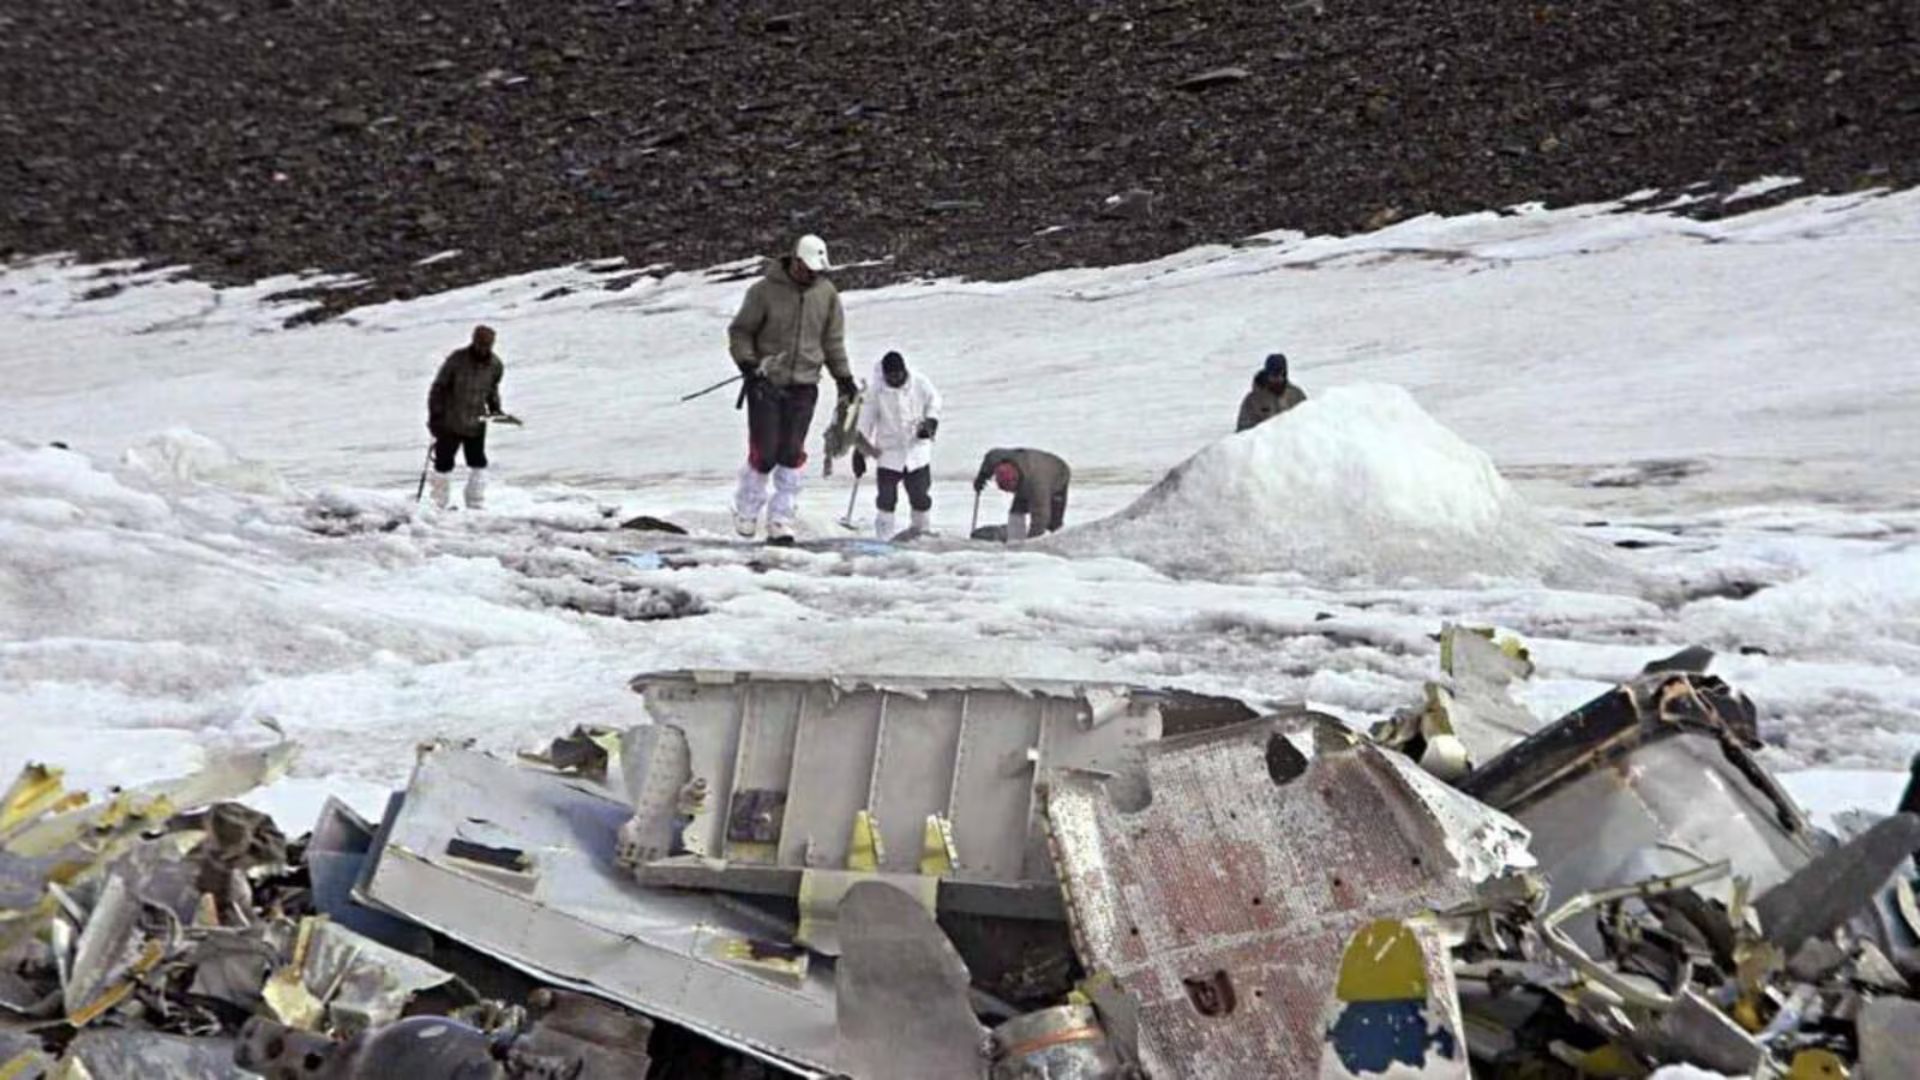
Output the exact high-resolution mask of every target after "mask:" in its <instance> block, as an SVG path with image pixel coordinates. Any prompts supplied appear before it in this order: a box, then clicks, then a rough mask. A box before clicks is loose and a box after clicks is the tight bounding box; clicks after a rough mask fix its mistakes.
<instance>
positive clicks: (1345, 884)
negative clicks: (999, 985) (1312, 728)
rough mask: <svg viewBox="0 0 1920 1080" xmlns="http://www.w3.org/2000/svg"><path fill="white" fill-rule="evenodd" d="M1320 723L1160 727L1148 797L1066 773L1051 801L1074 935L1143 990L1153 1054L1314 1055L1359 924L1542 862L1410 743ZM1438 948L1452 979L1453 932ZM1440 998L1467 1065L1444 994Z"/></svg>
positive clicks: (1143, 1030)
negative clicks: (1313, 737) (1432, 769)
mask: <svg viewBox="0 0 1920 1080" xmlns="http://www.w3.org/2000/svg"><path fill="white" fill-rule="evenodd" d="M1322 734H1323V737H1322V738H1321V739H1319V740H1318V741H1319V742H1320V743H1322V744H1323V745H1322V746H1321V747H1320V748H1318V749H1314V750H1313V751H1312V756H1311V758H1306V751H1305V750H1303V748H1302V746H1301V745H1298V744H1296V743H1294V742H1293V741H1291V740H1289V739H1288V738H1287V737H1286V736H1285V735H1284V734H1282V733H1281V731H1280V730H1279V728H1278V726H1277V725H1275V724H1273V723H1270V722H1257V723H1253V724H1246V725H1240V726H1237V727H1233V728H1228V729H1223V730H1221V731H1217V732H1211V733H1205V734H1202V735H1197V736H1190V737H1185V738H1181V739H1176V740H1168V741H1166V742H1163V743H1162V744H1160V745H1159V746H1157V747H1154V748H1151V749H1150V750H1149V751H1148V753H1147V755H1146V761H1145V780H1146V785H1145V786H1146V795H1147V797H1148V800H1149V801H1146V803H1145V805H1144V806H1140V807H1139V808H1138V809H1128V808H1129V807H1133V806H1139V801H1140V798H1141V796H1140V793H1139V792H1138V791H1137V790H1130V787H1131V785H1122V784H1113V783H1110V782H1107V781H1103V780H1102V779H1101V778H1098V777H1092V776H1087V775H1084V774H1054V776H1053V779H1052V781H1051V784H1050V794H1049V798H1048V802H1047V816H1048V820H1049V822H1050V824H1051V826H1052V839H1053V847H1054V851H1055V855H1056V858H1057V860H1058V862H1059V867H1060V875H1061V881H1062V885H1063V887H1064V888H1065V890H1066V893H1067V901H1068V909H1069V913H1070V919H1071V921H1072V924H1073V927H1074V931H1075V939H1076V947H1077V949H1078V951H1079V952H1080V955H1081V959H1082V961H1083V962H1084V963H1085V964H1086V965H1087V967H1088V968H1089V969H1090V970H1092V971H1096V972H1100V973H1105V974H1108V975H1111V976H1112V978H1113V979H1114V981H1115V982H1116V983H1117V984H1118V985H1119V986H1120V988H1121V989H1123V990H1125V991H1126V992H1128V993H1129V994H1130V995H1131V996H1132V997H1133V998H1134V999H1135V1000H1136V1001H1137V1002H1138V1004H1139V1045H1140V1056H1141V1063H1142V1065H1143V1066H1144V1067H1145V1068H1146V1069H1147V1071H1148V1072H1149V1073H1152V1074H1154V1075H1163V1076H1236V1075H1246V1076H1254V1075H1260V1076H1314V1075H1318V1074H1319V1073H1320V1071H1321V1068H1322V1063H1323V1059H1324V1058H1325V1055H1326V1053H1327V1050H1326V1039H1327V1032H1328V1029H1329V1024H1330V1022H1331V1019H1332V1018H1333V1017H1334V1016H1335V1015H1336V1013H1337V1012H1338V1003H1337V1002H1335V1001H1334V999H1333V990H1334V987H1335V980H1336V977H1337V974H1338V971H1339V969H1340V965H1341V959H1342V956H1343V953H1344V950H1345V948H1346V946H1347V942H1348V939H1349V938H1350V937H1351V936H1352V935H1353V934H1354V932H1355V931H1357V930H1359V929H1360V928H1362V927H1364V926H1366V925H1368V924H1369V923H1371V922H1373V921H1374V920H1377V919H1400V918H1406V917H1408V916H1412V915H1415V914H1417V913H1420V912H1424V911H1428V910H1433V909H1441V908H1447V907H1452V906H1457V905H1460V904H1464V903H1467V902H1469V901H1471V900H1473V899H1474V898H1475V896H1476V888H1475V885H1476V882H1479V881H1483V880H1486V879H1487V878H1488V877H1490V876H1493V875H1496V874H1504V873H1507V872H1511V871H1514V870H1518V869H1521V868H1523V867H1524V866H1526V865H1528V864H1529V863H1530V862H1531V860H1530V858H1528V856H1527V855H1526V842H1527V837H1526V831H1525V830H1524V829H1523V828H1521V827H1520V826H1519V825H1518V824H1517V823H1515V822H1513V821H1512V820H1511V819H1508V818H1507V817H1505V815H1502V814H1499V813H1497V812H1494V811H1491V810H1488V809H1486V808H1484V807H1481V806H1479V805H1477V804H1475V803H1474V802H1473V801H1472V800H1470V799H1466V798H1465V797H1463V796H1460V795H1459V794H1458V793H1456V792H1454V791H1452V790H1451V789H1449V788H1447V787H1445V786H1444V785H1442V784H1440V783H1439V782H1437V781H1435V780H1434V779H1433V778H1432V777H1430V776H1427V775H1426V774H1425V773H1423V772H1421V771H1420V770H1419V768H1418V767H1417V766H1415V765H1413V764H1412V763H1411V762H1410V761H1407V760H1406V759H1405V758H1404V757H1402V756H1400V755H1398V754H1393V753H1391V752H1388V751H1383V750H1381V749H1379V748H1377V747H1374V746H1372V745H1369V744H1364V743H1360V744H1355V743H1353V742H1351V741H1349V740H1345V739H1343V738H1341V737H1340V736H1338V735H1330V734H1326V733H1324V732H1323V733H1322ZM1303 759H1305V760H1303ZM1116 799H1118V801H1116ZM1425 962H1426V963H1427V965H1428V969H1429V970H1428V976H1429V981H1430V982H1431V983H1432V984H1434V985H1438V986H1445V987H1451V985H1452V977H1451V971H1450V968H1449V966H1448V962H1447V957H1446V955H1445V953H1444V951H1443V950H1441V951H1435V952H1433V953H1429V954H1428V955H1427V958H1426V961H1425ZM1444 1011H1445V1013H1446V1015H1445V1017H1444V1022H1445V1023H1446V1025H1447V1026H1449V1027H1450V1028H1451V1029H1452V1036H1453V1038H1452V1039H1451V1044H1452V1045H1453V1046H1455V1047H1457V1048H1459V1049H1458V1051H1457V1053H1458V1055H1459V1057H1458V1062H1457V1065H1458V1070H1459V1071H1458V1073H1457V1074H1458V1075H1464V1069H1465V1049H1464V1047H1465V1041H1464V1039H1463V1038H1461V1036H1460V1016H1459V1008H1458V1003H1457V1001H1454V1000H1452V995H1451V994H1448V995H1447V1001H1446V1006H1445V1009H1444Z"/></svg>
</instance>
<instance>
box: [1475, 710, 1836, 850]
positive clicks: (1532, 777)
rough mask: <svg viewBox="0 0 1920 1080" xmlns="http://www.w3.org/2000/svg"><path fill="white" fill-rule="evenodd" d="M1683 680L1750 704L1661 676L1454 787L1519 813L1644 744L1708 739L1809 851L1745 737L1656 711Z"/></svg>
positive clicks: (1524, 744) (1799, 817)
mask: <svg viewBox="0 0 1920 1080" xmlns="http://www.w3.org/2000/svg"><path fill="white" fill-rule="evenodd" d="M1676 682H1685V683H1687V684H1689V686H1691V687H1693V688H1694V690H1695V692H1696V693H1707V694H1710V695H1712V696H1714V697H1716V698H1719V697H1726V698H1728V699H1732V700H1734V701H1737V702H1739V703H1744V704H1746V708H1747V710H1748V711H1749V712H1751V710H1752V706H1751V704H1750V703H1746V698H1745V696H1744V695H1742V694H1741V693H1740V692H1739V691H1738V690H1735V689H1734V688H1733V687H1731V686H1729V685H1727V683H1726V682H1724V681H1723V680H1721V679H1719V678H1718V677H1716V676H1712V675H1693V674H1686V673H1674V672H1662V673H1659V674H1655V675H1645V676H1641V677H1640V678H1637V679H1634V680H1631V681H1629V682H1625V683H1621V684H1619V685H1617V686H1615V687H1613V688H1612V689H1609V690H1608V691H1606V692H1605V693H1603V694H1600V695H1599V696H1597V697H1595V698H1593V699H1592V700H1590V701H1588V702H1586V703H1584V704H1582V705H1581V706H1580V707H1579V708H1577V709H1575V710H1573V711H1572V712H1570V713H1568V714H1566V715H1565V716H1563V717H1561V718H1560V719H1558V720H1556V721H1554V722H1553V723H1551V724H1549V725H1547V726H1546V727H1545V728H1542V729H1541V730H1540V731H1538V732H1536V733H1534V734H1533V735H1530V736H1528V737H1527V738H1526V739H1523V740H1522V741H1520V742H1518V743H1515V744H1514V745H1513V746H1511V747H1508V748H1507V749H1506V751H1505V752H1503V753H1501V754H1500V755H1499V756H1497V757H1495V758H1494V759H1493V760H1491V761H1489V762H1487V763H1486V764H1484V765H1482V766H1480V767H1479V768H1477V769H1475V770H1473V771H1472V772H1470V773H1468V774H1467V775H1466V776H1465V777H1463V778H1461V780H1460V782H1459V783H1458V784H1457V785H1456V786H1457V787H1459V789H1460V790H1461V791H1464V792H1466V793H1467V794H1469V795H1471V796H1473V797H1474V798H1476V799H1479V800H1480V801H1482V802H1484V803H1486V804H1488V805H1489V806H1492V807H1495V808H1496V809H1499V810H1503V811H1505V812H1507V813H1509V814H1513V813H1517V812H1519V811H1521V810H1524V809H1525V808H1526V807H1528V806H1531V805H1532V804H1534V803H1536V802H1538V801H1540V800H1542V799H1545V798H1547V797H1548V796H1550V795H1551V794H1552V793H1553V792H1554V791H1556V790H1558V789H1559V788H1560V786H1561V785H1562V784H1564V783H1567V782H1569V781H1571V780H1573V779H1574V778H1576V777H1578V776H1581V775H1584V774H1585V773H1587V772H1588V771H1590V770H1591V769H1592V768H1593V767H1595V766H1596V765H1604V764H1607V763H1610V762H1612V761H1614V760H1616V759H1618V758H1620V757H1623V756H1625V755H1627V754H1629V753H1631V752H1632V751H1634V750H1635V749H1638V748H1639V747H1641V746H1650V745H1653V744H1655V743H1660V742H1664V741H1666V740H1668V739H1672V738H1679V737H1681V736H1684V735H1699V736H1705V737H1710V738H1713V739H1714V740H1715V741H1716V742H1718V743H1719V745H1720V749H1721V752H1722V753H1723V754H1724V755H1725V756H1726V759H1727V761H1728V763H1729V764H1731V765H1732V766H1733V767H1734V768H1735V769H1736V770H1738V771H1739V772H1740V774H1741V775H1742V776H1744V777H1745V778H1746V779H1747V780H1748V782H1750V783H1751V784H1753V786H1754V787H1755V788H1756V789H1758V790H1759V791H1760V793H1761V794H1763V795H1765V796H1766V798H1767V799H1768V801H1770V802H1772V803H1773V805H1774V810H1775V813H1776V815H1777V818H1778V821H1779V824H1780V826H1781V827H1782V828H1783V829H1785V830H1786V831H1787V832H1788V833H1790V834H1791V835H1792V836H1793V837H1794V838H1795V839H1796V840H1797V841H1799V843H1800V844H1801V845H1802V846H1805V847H1807V849H1808V852H1809V854H1811V853H1812V848H1811V839H1812V827H1811V825H1810V824H1809V823H1808V821H1807V818H1806V815H1805V813H1803V812H1802V811H1801V809H1800V807H1799V805H1798V804H1797V803H1795V802H1794V801H1793V798H1792V796H1790V795H1788V794H1787V792H1786V789H1785V788H1783V787H1781V786H1780V784H1779V783H1778V782H1777V781H1776V780H1774V779H1773V777H1772V776H1771V775H1770V774H1769V773H1768V772H1767V770H1766V769H1765V768H1764V767H1763V766H1761V765H1760V763H1759V762H1758V761H1756V760H1755V759H1754V757H1753V753H1752V752H1751V751H1750V750H1749V749H1748V748H1747V746H1746V745H1745V743H1744V742H1743V738H1744V736H1743V735H1742V733H1741V732H1739V731H1736V730H1734V729H1733V727H1732V726H1731V725H1730V724H1728V723H1726V721H1725V720H1724V719H1721V718H1718V717H1716V719H1717V720H1718V721H1719V722H1708V723H1698V722H1692V721H1688V720H1682V721H1677V722H1676V721H1669V720H1666V719H1664V718H1662V717H1661V716H1660V715H1659V713H1658V710H1657V701H1658V699H1659V697H1660V695H1661V693H1662V692H1664V691H1665V690H1666V689H1667V688H1668V687H1669V686H1671V684H1673V683H1676ZM1616 695H1619V696H1624V697H1625V698H1626V699H1627V702H1626V706H1625V707H1621V708H1597V707H1596V706H1598V705H1599V704H1600V703H1601V702H1603V701H1605V700H1606V699H1607V698H1610V697H1614V696H1616Z"/></svg>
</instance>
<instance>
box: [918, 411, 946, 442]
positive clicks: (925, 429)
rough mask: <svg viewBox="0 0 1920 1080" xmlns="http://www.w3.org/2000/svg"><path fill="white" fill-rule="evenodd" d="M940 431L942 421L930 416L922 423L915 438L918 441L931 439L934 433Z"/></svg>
mask: <svg viewBox="0 0 1920 1080" xmlns="http://www.w3.org/2000/svg"><path fill="white" fill-rule="evenodd" d="M939 430H940V421H938V420H936V419H934V418H933V417H931V416H929V417H927V418H926V419H925V420H922V421H920V430H918V431H916V432H914V433H913V437H914V438H916V439H931V438H933V436H934V433H935V432H937V431H939Z"/></svg>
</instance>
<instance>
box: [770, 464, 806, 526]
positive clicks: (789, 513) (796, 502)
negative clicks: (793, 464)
mask: <svg viewBox="0 0 1920 1080" xmlns="http://www.w3.org/2000/svg"><path fill="white" fill-rule="evenodd" d="M806 478H807V474H806V473H805V472H802V471H801V470H799V469H789V468H787V467H786V466H785V465H775V466H774V467H773V499H772V501H770V502H768V503H767V528H768V529H772V528H773V527H774V526H775V525H787V526H791V525H792V524H793V518H794V515H795V514H797V513H799V512H800V488H801V486H802V484H803V483H804V482H805V480H806Z"/></svg>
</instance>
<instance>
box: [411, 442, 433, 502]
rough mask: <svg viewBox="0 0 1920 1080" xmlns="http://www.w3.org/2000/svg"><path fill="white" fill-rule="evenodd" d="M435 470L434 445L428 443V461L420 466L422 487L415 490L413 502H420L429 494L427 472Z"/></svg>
mask: <svg viewBox="0 0 1920 1080" xmlns="http://www.w3.org/2000/svg"><path fill="white" fill-rule="evenodd" d="M431 468H433V443H432V441H431V440H429V441H428V443H427V460H426V461H424V462H422V463H421V465H420V486H419V487H416V488H414V489H413V501H414V502H419V501H420V499H421V498H422V497H423V496H425V495H426V493H427V470H428V469H431Z"/></svg>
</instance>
